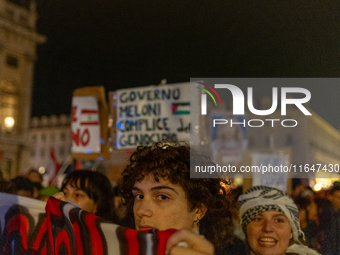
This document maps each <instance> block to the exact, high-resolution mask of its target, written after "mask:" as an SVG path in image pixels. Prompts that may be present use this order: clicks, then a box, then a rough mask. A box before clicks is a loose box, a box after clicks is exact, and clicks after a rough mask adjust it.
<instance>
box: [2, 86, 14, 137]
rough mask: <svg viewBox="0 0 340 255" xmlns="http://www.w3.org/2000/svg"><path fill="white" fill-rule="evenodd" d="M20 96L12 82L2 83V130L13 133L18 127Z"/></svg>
mask: <svg viewBox="0 0 340 255" xmlns="http://www.w3.org/2000/svg"><path fill="white" fill-rule="evenodd" d="M18 104H19V95H18V91H17V87H16V86H15V85H14V84H13V83H12V82H10V81H7V80H2V81H1V82H0V129H1V132H12V131H14V130H15V129H16V126H17V116H18Z"/></svg>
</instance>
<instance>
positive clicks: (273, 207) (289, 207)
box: [238, 186, 304, 243]
mask: <svg viewBox="0 0 340 255" xmlns="http://www.w3.org/2000/svg"><path fill="white" fill-rule="evenodd" d="M238 202H239V205H240V211H239V216H240V220H241V225H242V229H243V231H244V232H246V231H245V229H246V227H247V225H248V224H249V223H250V221H251V220H252V219H254V218H255V216H256V215H258V214H260V213H263V212H267V211H278V212H282V213H284V214H285V215H286V217H287V219H288V221H289V223H290V226H291V228H292V231H293V238H294V240H295V241H296V242H298V243H300V242H299V236H300V235H302V236H303V237H304V233H303V232H302V230H301V228H300V220H299V210H298V208H297V206H296V205H295V203H294V201H293V200H292V199H291V198H290V197H289V196H287V195H286V194H285V193H284V192H283V191H281V190H279V189H275V188H271V187H266V186H255V187H252V188H250V189H248V190H247V191H246V192H245V193H244V195H241V196H240V197H239V199H238Z"/></svg>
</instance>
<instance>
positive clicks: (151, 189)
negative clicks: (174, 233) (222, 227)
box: [132, 174, 204, 231]
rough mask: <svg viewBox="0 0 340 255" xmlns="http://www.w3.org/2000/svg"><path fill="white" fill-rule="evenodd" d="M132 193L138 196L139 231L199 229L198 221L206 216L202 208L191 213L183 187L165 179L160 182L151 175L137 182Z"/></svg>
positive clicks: (135, 213)
mask: <svg viewBox="0 0 340 255" xmlns="http://www.w3.org/2000/svg"><path fill="white" fill-rule="evenodd" d="M132 193H133V195H134V197H135V198H134V205H133V213H134V216H135V227H136V229H137V230H140V231H148V230H150V229H151V228H156V229H158V230H166V229H170V228H172V229H181V228H188V229H191V230H193V231H196V230H198V226H197V224H196V223H195V222H194V221H196V220H197V219H201V218H202V217H203V216H204V214H202V212H201V210H198V209H194V210H192V211H189V204H188V200H187V198H186V195H185V191H184V190H183V188H182V187H181V186H180V185H179V184H173V183H172V182H171V181H169V180H164V179H160V180H159V181H158V182H157V181H156V180H155V179H154V176H153V175H152V174H149V175H147V176H145V177H144V178H143V180H141V181H139V182H136V183H135V185H134V187H133V188H132Z"/></svg>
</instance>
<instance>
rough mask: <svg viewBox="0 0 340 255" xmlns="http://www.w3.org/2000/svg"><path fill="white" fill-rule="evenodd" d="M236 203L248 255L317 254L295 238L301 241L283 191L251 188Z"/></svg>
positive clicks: (293, 210)
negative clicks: (237, 203)
mask: <svg viewBox="0 0 340 255" xmlns="http://www.w3.org/2000/svg"><path fill="white" fill-rule="evenodd" d="M238 201H239V205H240V211H239V216H240V220H241V226H242V229H243V231H244V233H245V235H246V240H247V243H248V246H249V249H250V254H251V255H255V254H256V255H283V254H301V255H302V254H305V255H316V254H318V253H317V252H316V251H314V250H312V249H310V248H308V247H307V246H304V245H302V244H301V243H300V241H299V238H300V237H302V238H304V234H303V232H302V230H301V228H300V223H299V211H298V208H297V206H296V205H295V204H294V202H293V200H292V199H291V198H290V197H288V196H287V195H286V194H285V193H284V192H283V191H281V190H278V189H275V188H271V187H266V186H255V187H252V188H250V189H249V190H247V191H246V192H245V194H244V195H241V196H240V197H239V200H238Z"/></svg>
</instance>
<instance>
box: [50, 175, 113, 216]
mask: <svg viewBox="0 0 340 255" xmlns="http://www.w3.org/2000/svg"><path fill="white" fill-rule="evenodd" d="M61 191H62V192H59V193H57V194H55V195H54V197H55V198H57V199H60V200H62V201H69V202H73V203H76V204H78V205H79V206H80V208H82V209H83V210H85V211H87V212H90V213H93V214H95V215H97V216H99V217H102V218H105V219H107V220H111V201H112V187H111V183H110V181H109V179H108V178H107V177H106V176H105V175H103V174H101V173H99V172H96V171H90V170H77V171H73V172H71V173H69V174H68V175H67V176H66V177H65V179H64V180H63V182H62V186H61Z"/></svg>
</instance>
